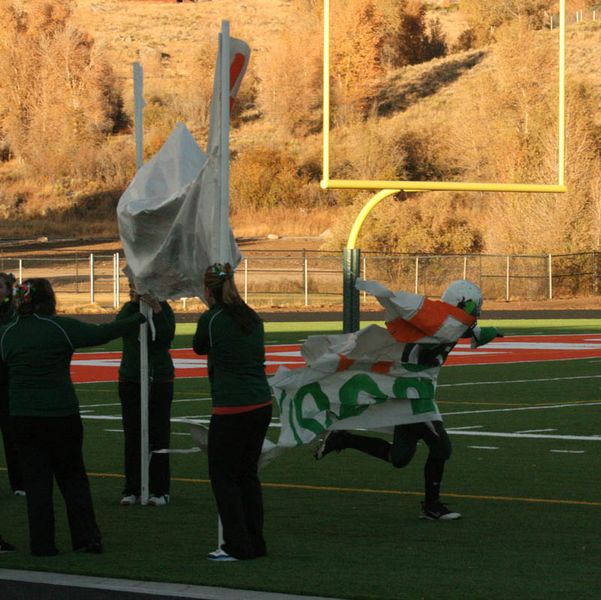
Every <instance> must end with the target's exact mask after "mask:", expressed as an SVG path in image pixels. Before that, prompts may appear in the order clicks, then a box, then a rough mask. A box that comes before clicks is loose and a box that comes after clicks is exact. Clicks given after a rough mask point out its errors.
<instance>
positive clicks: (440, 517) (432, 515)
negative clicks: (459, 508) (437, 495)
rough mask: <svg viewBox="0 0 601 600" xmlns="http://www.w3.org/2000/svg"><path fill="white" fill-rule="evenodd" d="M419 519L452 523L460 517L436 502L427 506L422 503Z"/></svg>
mask: <svg viewBox="0 0 601 600" xmlns="http://www.w3.org/2000/svg"><path fill="white" fill-rule="evenodd" d="M419 518H420V519H428V520H429V521H454V520H455V519H461V515H460V514H459V513H458V512H454V511H452V510H449V507H448V506H447V505H446V504H443V503H442V502H440V501H438V500H437V501H436V502H432V503H431V504H428V505H426V503H425V502H422V512H421V514H420V515H419Z"/></svg>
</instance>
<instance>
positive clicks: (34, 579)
mask: <svg viewBox="0 0 601 600" xmlns="http://www.w3.org/2000/svg"><path fill="white" fill-rule="evenodd" d="M215 567H216V568H218V569H220V568H224V567H225V568H231V566H228V565H215ZM234 568H235V567H234ZM0 581H20V582H24V583H34V584H38V585H39V584H42V585H56V586H61V587H69V588H86V589H94V590H103V591H113V592H123V593H129V594H140V597H141V598H143V597H146V596H167V597H169V596H171V597H173V598H195V599H197V600H333V599H332V598H323V597H321V596H296V595H294V594H281V593H275V592H262V591H252V590H236V589H229V588H221V587H210V586H205V585H187V584H181V583H163V582H156V581H136V580H133V579H113V578H109V577H87V576H83V575H66V574H64V573H43V572H40V571H22V570H16V569H0ZM116 598H118V596H116Z"/></svg>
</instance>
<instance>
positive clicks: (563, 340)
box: [71, 333, 601, 383]
mask: <svg viewBox="0 0 601 600" xmlns="http://www.w3.org/2000/svg"><path fill="white" fill-rule="evenodd" d="M171 355H172V356H173V361H174V363H175V370H176V375H177V377H178V378H182V377H206V376H207V361H206V358H205V357H200V356H198V355H197V354H194V352H193V351H192V350H191V349H182V350H172V351H171ZM265 357H266V371H267V374H268V375H272V374H273V373H275V372H276V371H277V369H278V367H280V366H282V365H283V366H286V367H288V368H290V369H294V368H298V367H302V366H303V365H304V364H305V362H304V360H303V358H302V357H301V355H300V344H290V345H277V346H266V347H265ZM575 358H601V334H594V333H591V334H579V335H538V336H532V335H528V336H512V337H506V338H499V339H498V340H495V341H493V342H491V343H490V344H488V345H486V346H483V347H482V348H478V349H476V350H471V349H470V347H469V343H463V342H462V343H459V344H457V346H455V348H454V349H453V352H452V353H451V355H450V356H449V359H448V361H447V365H485V364H502V363H518V362H537V361H546V360H570V359H575ZM120 359H121V353H120V352H89V353H88V352H86V353H82V352H80V353H77V354H74V355H73V360H72V361H71V375H72V377H73V381H74V382H76V383H91V382H95V381H117V379H118V369H119V361H120Z"/></svg>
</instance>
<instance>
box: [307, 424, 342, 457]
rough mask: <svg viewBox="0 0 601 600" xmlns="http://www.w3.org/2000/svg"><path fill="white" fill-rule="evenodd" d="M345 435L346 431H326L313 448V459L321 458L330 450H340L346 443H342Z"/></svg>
mask: <svg viewBox="0 0 601 600" xmlns="http://www.w3.org/2000/svg"><path fill="white" fill-rule="evenodd" d="M345 436H346V431H343V430H337V431H328V432H327V433H326V434H325V435H324V437H323V438H321V441H320V442H319V445H318V446H317V449H316V450H315V454H314V456H315V460H321V459H322V458H323V457H324V456H325V455H326V454H329V453H330V452H340V451H341V450H344V449H345V448H346V444H345V443H344V441H345V440H344V438H345Z"/></svg>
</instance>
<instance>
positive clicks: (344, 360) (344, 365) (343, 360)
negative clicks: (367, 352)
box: [336, 354, 355, 371]
mask: <svg viewBox="0 0 601 600" xmlns="http://www.w3.org/2000/svg"><path fill="white" fill-rule="evenodd" d="M338 356H339V357H340V360H339V361H338V366H337V367H336V371H346V370H347V369H350V368H351V365H352V364H353V363H354V362H355V361H354V360H353V359H352V358H349V357H348V356H345V355H344V354H339V355H338Z"/></svg>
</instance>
